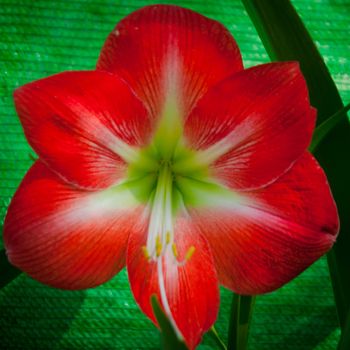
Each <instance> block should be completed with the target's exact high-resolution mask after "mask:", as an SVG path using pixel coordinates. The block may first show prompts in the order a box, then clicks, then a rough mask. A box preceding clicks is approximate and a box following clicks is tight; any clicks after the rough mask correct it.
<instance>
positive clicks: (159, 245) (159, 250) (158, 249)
mask: <svg viewBox="0 0 350 350" xmlns="http://www.w3.org/2000/svg"><path fill="white" fill-rule="evenodd" d="M162 249H163V245H162V242H161V241H160V236H159V235H158V236H157V237H156V255H157V257H159V256H160V255H161V254H162Z"/></svg>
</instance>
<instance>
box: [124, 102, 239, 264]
mask: <svg viewBox="0 0 350 350" xmlns="http://www.w3.org/2000/svg"><path fill="white" fill-rule="evenodd" d="M174 100H175V99H172V100H168V101H167V103H165V107H164V109H163V113H162V118H161V119H160V122H159V125H158V128H157V130H156V132H155V133H154V136H153V139H152V141H151V142H150V144H149V145H148V146H147V147H146V148H144V149H141V150H138V151H136V153H135V155H134V156H133V158H132V159H131V160H130V161H129V166H128V172H127V179H128V180H127V183H130V184H133V185H132V186H131V187H130V189H131V190H132V191H133V193H134V195H135V197H136V198H137V200H138V201H139V202H141V203H144V204H145V205H146V206H147V208H149V210H150V213H149V215H150V220H149V228H148V236H147V237H148V238H147V244H146V246H145V247H144V253H145V255H146V256H147V258H149V259H152V260H158V258H159V257H161V256H164V255H165V254H166V253H167V252H169V253H170V254H168V255H170V256H172V257H173V258H174V259H175V261H176V262H177V263H178V264H182V263H184V261H186V260H188V259H189V258H190V257H191V255H192V254H193V252H194V247H189V248H188V251H187V253H186V254H185V256H182V257H181V258H180V257H178V254H177V249H176V245H175V242H174V218H175V217H176V215H177V214H178V213H180V212H181V215H186V213H187V210H188V209H189V208H193V207H199V206H210V205H217V204H218V203H219V202H220V203H223V202H225V201H230V200H232V198H233V197H234V194H233V193H232V192H231V191H229V190H228V189H227V188H225V187H224V186H222V185H220V184H219V183H216V182H215V181H214V180H213V179H212V178H211V176H210V162H211V161H212V159H211V157H210V154H209V153H206V152H205V151H204V152H203V151H195V150H191V149H189V148H188V147H186V144H185V141H184V137H183V126H182V118H180V116H181V112H180V111H179V109H178V107H177V106H178V104H176V103H174Z"/></svg>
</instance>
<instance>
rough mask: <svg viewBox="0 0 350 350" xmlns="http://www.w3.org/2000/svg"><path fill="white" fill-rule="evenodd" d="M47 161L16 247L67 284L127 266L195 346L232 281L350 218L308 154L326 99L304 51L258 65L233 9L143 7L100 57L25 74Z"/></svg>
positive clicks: (290, 267) (39, 168) (294, 256)
mask: <svg viewBox="0 0 350 350" xmlns="http://www.w3.org/2000/svg"><path fill="white" fill-rule="evenodd" d="M14 99H15V105H16V109H17V113H18V115H19V118H20V120H21V123H22V125H23V129H24V132H25V135H26V137H27V139H28V142H29V143H30V145H31V146H32V147H33V149H34V150H35V151H36V153H37V154H38V156H39V160H37V161H36V162H35V164H34V165H33V166H32V167H31V169H30V170H29V171H28V173H27V175H26V176H25V178H24V180H23V181H22V183H21V185H20V187H19V189H18V190H17V192H16V194H15V196H14V198H13V200H12V203H11V205H10V207H9V210H8V213H7V217H6V222H5V229H4V240H5V245H6V249H7V253H8V257H9V259H10V261H11V262H12V263H13V264H14V265H16V266H17V267H19V268H20V269H22V270H23V271H25V272H26V273H27V274H28V275H30V276H31V277H33V278H35V279H36V280H38V281H40V282H42V283H45V284H48V285H50V286H54V287H58V288H65V289H82V288H90V287H94V286H97V285H99V284H101V283H104V282H106V281H108V280H109V279H110V278H112V277H113V276H114V275H116V274H117V273H118V272H119V271H120V270H121V269H122V268H123V267H124V266H125V265H126V268H127V272H128V276H129V280H130V284H131V289H132V292H133V295H134V297H135V300H136V302H137V303H138V304H139V306H140V308H141V309H142V311H143V312H144V313H145V314H146V315H147V316H148V317H150V318H151V319H152V320H153V321H154V322H156V320H155V317H154V315H153V311H152V307H151V304H150V298H151V296H152V295H156V296H157V297H158V299H159V301H160V304H161V306H162V308H163V309H164V312H165V313H166V314H167V315H168V317H169V318H170V320H171V322H172V324H173V326H174V327H175V329H176V331H177V332H178V334H179V336H182V337H183V338H184V340H185V341H186V343H187V345H188V346H189V347H190V348H194V347H195V346H196V345H197V344H198V343H199V341H200V339H201V336H202V334H203V333H204V332H205V331H207V330H208V329H209V328H210V327H211V326H212V325H213V323H214V321H215V319H216V317H217V312H218V307H219V289H218V286H219V284H222V285H223V286H225V287H227V288H229V289H231V290H233V291H235V292H237V293H241V294H250V295H253V294H259V293H265V292H270V291H272V290H274V289H276V288H278V287H280V286H282V285H283V284H285V283H286V282H288V281H289V280H291V279H292V278H294V277H295V276H297V275H298V274H299V273H300V272H301V271H303V270H304V269H305V268H306V267H307V266H309V265H310V264H311V263H313V262H314V261H315V260H316V259H318V258H319V257H320V256H322V255H323V254H324V253H326V252H327V251H328V250H329V249H330V248H331V246H332V244H333V243H334V241H335V238H336V234H337V232H338V216H337V210H336V206H335V203H334V201H333V198H332V195H331V192H330V189H329V186H328V183H327V179H326V177H325V175H324V173H323V171H322V169H321V168H320V166H319V165H318V163H317V162H316V160H315V159H314V158H313V157H312V156H311V155H310V153H308V151H307V147H308V145H309V143H310V140H311V135H312V132H313V129H314V124H315V118H316V111H315V109H314V108H312V107H311V106H310V102H309V98H308V91H307V87H306V84H305V80H304V78H303V76H302V74H301V72H300V69H299V66H298V64H297V63H295V62H284V63H271V64H265V65H260V66H257V67H253V68H249V69H246V70H244V69H243V65H242V59H241V55H240V52H239V49H238V47H237V44H236V42H235V40H234V39H233V38H232V36H231V34H230V33H229V32H228V30H227V29H225V28H224V27H223V26H222V25H221V24H220V23H218V22H216V21H213V20H211V19H208V18H206V17H203V16H201V15H199V14H197V13H195V12H193V11H190V10H186V9H183V8H179V7H176V6H165V5H164V6H163V5H156V6H150V7H145V8H142V9H140V10H138V11H136V12H134V13H132V14H130V15H129V16H127V17H126V18H124V19H123V20H122V21H121V22H120V23H119V24H118V25H117V26H116V28H115V29H114V30H113V31H112V33H111V34H110V35H109V36H108V38H107V41H106V43H105V45H104V47H103V49H102V52H101V55H100V57H99V60H98V63H97V70H95V71H71V72H64V73H61V74H57V75H54V76H51V77H48V78H45V79H42V80H38V81H35V82H33V83H29V84H27V85H24V86H22V87H20V88H18V89H17V90H16V91H15V94H14Z"/></svg>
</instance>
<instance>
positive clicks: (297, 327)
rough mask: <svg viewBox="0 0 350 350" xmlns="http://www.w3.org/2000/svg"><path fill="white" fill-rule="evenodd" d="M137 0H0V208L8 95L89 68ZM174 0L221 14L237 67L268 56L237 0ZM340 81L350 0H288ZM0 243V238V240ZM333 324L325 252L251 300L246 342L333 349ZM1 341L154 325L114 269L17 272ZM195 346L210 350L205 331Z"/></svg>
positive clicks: (138, 343)
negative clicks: (47, 280)
mask: <svg viewBox="0 0 350 350" xmlns="http://www.w3.org/2000/svg"><path fill="white" fill-rule="evenodd" d="M151 3H152V1H145V0H134V1H132V0H129V1H127V0H125V1H124V0H122V1H117V0H70V1H69V0H68V1H66V0H53V1H45V0H37V1H30V0H13V1H11V0H6V1H3V0H0V123H1V125H0V140H1V142H0V172H1V184H0V216H1V219H2V220H1V223H2V221H3V217H4V215H5V212H6V208H7V206H8V204H9V201H10V198H11V196H12V195H13V193H14V191H15V189H16V187H17V186H18V184H19V182H20V180H21V178H22V176H23V175H24V173H25V172H26V170H27V169H28V167H29V166H30V164H31V163H32V160H31V158H30V155H31V154H33V151H32V150H31V149H30V148H29V146H28V145H27V143H26V141H25V139H24V136H23V133H22V130H21V127H20V125H19V122H18V119H17V117H16V114H15V111H14V108H13V103H12V97H11V95H12V91H13V90H14V89H15V88H16V87H17V86H20V85H22V84H24V83H27V82H29V81H31V80H34V79H38V78H41V77H44V76H47V75H51V74H53V73H56V72H60V71H63V70H72V69H76V70H79V69H80V70H81V69H93V68H94V65H95V62H96V60H97V57H98V54H99V51H100V49H101V46H102V44H103V42H104V40H105V38H106V36H107V34H108V33H109V32H110V31H111V30H112V28H113V26H114V25H115V23H116V22H117V21H118V20H119V19H120V18H122V17H123V16H125V15H126V14H128V13H129V12H131V11H133V10H135V9H136V8H138V7H141V6H144V5H146V4H151ZM172 3H174V4H178V5H182V6H185V7H189V8H192V9H194V10H197V11H199V12H201V13H203V14H205V15H207V16H210V17H213V18H215V19H217V20H219V21H221V22H223V23H224V24H225V25H226V26H227V27H228V28H229V29H230V30H231V31H232V33H233V34H234V36H235V38H236V39H237V41H238V43H239V46H240V48H241V50H242V53H243V58H244V61H245V65H246V66H252V65H255V64H258V63H262V62H266V61H268V57H267V55H266V53H265V52H264V49H263V46H262V44H261V42H260V40H259V38H258V36H257V34H256V31H255V29H254V27H253V26H252V24H251V23H250V21H249V18H248V17H247V14H246V13H245V11H244V9H243V6H242V5H241V3H240V1H238V0H209V1H205V2H202V1H199V0H188V1H174V2H172ZM293 3H294V4H295V6H296V8H297V10H298V11H299V13H300V15H301V16H302V18H303V20H304V21H305V23H306V25H307V27H308V29H309V30H310V31H311V34H312V36H313V38H314V39H315V40H316V42H317V44H318V47H319V48H320V50H321V53H322V54H323V55H324V58H325V60H326V63H327V64H328V66H329V69H330V71H331V73H332V75H333V77H334V79H335V81H336V83H337V86H338V87H339V89H340V92H341V95H342V97H343V99H344V101H347V102H348V101H349V100H350V89H349V86H350V75H349V74H350V57H349V53H350V1H348V0H343V1H341V0H333V1H332V0H328V1H327V0H310V1H308V0H295V1H293ZM2 246H3V243H2V241H1V240H0V248H1V247H2ZM230 301H231V295H230V292H228V291H227V290H222V301H221V309H220V315H219V319H218V322H217V329H218V331H219V333H220V334H221V335H222V336H223V338H224V339H225V340H226V333H227V324H228V316H229V307H230ZM339 333H340V332H339V329H338V327H337V319H336V313H335V307H334V302H333V297H332V290H331V285H330V280H329V277H328V272H327V264H326V260H325V259H322V260H320V261H318V262H317V263H315V264H314V265H313V266H311V267H310V268H309V269H308V270H307V271H305V272H304V273H303V274H302V275H301V276H300V277H298V278H297V279H296V280H294V281H293V282H291V283H289V284H288V285H287V286H285V287H284V288H282V289H280V290H279V291H277V292H274V293H271V294H269V295H265V296H261V297H259V298H258V300H257V306H256V310H255V313H254V318H253V324H252V330H251V337H250V340H249V345H250V349H251V350H263V349H266V350H276V349H285V350H288V349H300V350H302V349H305V350H309V349H318V350H321V349H327V350H328V349H335V348H336V343H337V340H338V338H339ZM0 348H1V349H106V350H107V349H157V348H159V335H158V331H157V330H156V329H155V328H154V327H153V326H152V324H151V322H150V321H149V320H148V319H146V317H145V316H144V315H143V314H142V313H141V312H140V311H139V310H138V308H137V306H136V304H135V302H134V300H133V298H132V296H131V293H130V290H129V286H128V281H127V275H126V272H125V271H122V272H121V273H120V274H119V275H118V276H116V277H115V278H114V279H113V280H111V281H110V282H109V283H107V284H105V285H103V286H101V287H98V288H95V289H91V290H87V291H76V292H66V291H60V290H55V289H52V288H48V287H45V286H43V285H41V284H39V283H37V282H35V281H33V280H31V279H30V278H29V277H27V276H25V275H21V276H20V277H18V278H17V279H16V280H14V281H13V282H12V283H10V284H9V285H7V286H6V287H5V288H4V289H2V290H1V291H0ZM200 349H202V350H204V349H215V344H214V343H213V341H212V339H211V338H209V337H208V336H205V337H204V341H203V343H202V345H201V346H200Z"/></svg>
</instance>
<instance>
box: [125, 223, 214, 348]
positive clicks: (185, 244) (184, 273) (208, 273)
mask: <svg viewBox="0 0 350 350" xmlns="http://www.w3.org/2000/svg"><path fill="white" fill-rule="evenodd" d="M175 232H176V233H175V242H176V245H177V250H178V253H179V260H181V259H184V256H185V254H186V252H187V251H188V249H189V248H190V247H191V246H194V247H195V251H194V253H193V256H192V257H191V258H190V259H189V260H187V261H186V263H185V264H184V265H183V266H177V265H176V264H175V263H174V260H173V256H172V255H171V253H170V252H168V254H167V255H166V256H165V257H163V265H162V267H163V271H164V272H163V274H164V279H163V280H162V283H164V285H165V290H166V295H167V300H168V304H169V307H170V310H171V314H172V320H173V321H174V322H175V324H176V326H177V328H178V329H179V330H180V332H181V334H182V335H183V337H184V339H185V341H186V343H187V345H188V346H189V347H190V348H194V347H195V346H196V345H197V344H198V343H199V342H200V340H201V337H202V335H203V333H204V332H206V331H207V330H208V329H209V328H210V327H211V326H212V325H213V323H214V322H215V320H216V317H217V313H218V309H219V290H218V281H217V277H216V271H215V269H214V263H213V259H212V255H211V252H210V250H209V248H208V245H207V243H206V241H205V240H204V239H203V237H201V236H200V235H199V234H198V232H196V231H195V230H194V229H193V227H191V225H190V224H189V221H188V219H186V218H183V217H182V218H178V220H177V223H176V227H175ZM145 244H146V235H145V234H141V233H140V232H136V233H135V234H131V235H130V239H129V244H128V252H127V268H128V274H129V280H130V284H131V289H132V292H133V294H134V297H135V299H136V301H137V303H138V304H139V306H140V307H141V309H142V311H143V312H144V313H145V314H146V315H147V316H148V317H149V318H151V320H152V321H153V322H155V323H156V320H155V317H154V315H153V311H152V307H151V304H150V298H151V296H152V295H154V294H155V295H157V297H158V300H160V301H161V300H162V299H161V295H160V291H159V288H160V287H159V275H158V271H157V262H154V261H149V260H147V259H146V257H145V256H144V254H143V251H142V246H143V245H145ZM162 305H163V308H164V309H165V307H164V304H162Z"/></svg>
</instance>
